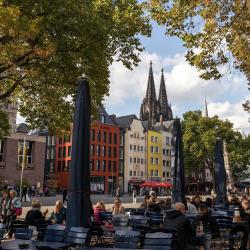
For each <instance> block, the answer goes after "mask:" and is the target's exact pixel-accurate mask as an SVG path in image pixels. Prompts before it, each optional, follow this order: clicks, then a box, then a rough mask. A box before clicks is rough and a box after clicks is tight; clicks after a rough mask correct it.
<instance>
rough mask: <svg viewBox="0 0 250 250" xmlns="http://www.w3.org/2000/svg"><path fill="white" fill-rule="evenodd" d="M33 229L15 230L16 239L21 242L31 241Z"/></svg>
mask: <svg viewBox="0 0 250 250" xmlns="http://www.w3.org/2000/svg"><path fill="white" fill-rule="evenodd" d="M32 234H33V229H29V228H16V229H15V233H14V235H15V239H19V240H30V239H31V238H32Z"/></svg>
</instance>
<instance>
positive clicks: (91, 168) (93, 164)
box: [90, 159, 95, 171]
mask: <svg viewBox="0 0 250 250" xmlns="http://www.w3.org/2000/svg"><path fill="white" fill-rule="evenodd" d="M94 166H95V160H94V159H92V160H91V162H90V170H91V171H94Z"/></svg>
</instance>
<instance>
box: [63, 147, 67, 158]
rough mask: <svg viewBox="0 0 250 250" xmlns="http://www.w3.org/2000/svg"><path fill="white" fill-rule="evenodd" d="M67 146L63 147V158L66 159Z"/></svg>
mask: <svg viewBox="0 0 250 250" xmlns="http://www.w3.org/2000/svg"><path fill="white" fill-rule="evenodd" d="M66 149H67V148H66V146H64V147H63V157H66Z"/></svg>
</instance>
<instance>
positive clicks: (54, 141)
mask: <svg viewBox="0 0 250 250" xmlns="http://www.w3.org/2000/svg"><path fill="white" fill-rule="evenodd" d="M51 145H52V146H55V145H56V137H55V136H54V135H52V136H51Z"/></svg>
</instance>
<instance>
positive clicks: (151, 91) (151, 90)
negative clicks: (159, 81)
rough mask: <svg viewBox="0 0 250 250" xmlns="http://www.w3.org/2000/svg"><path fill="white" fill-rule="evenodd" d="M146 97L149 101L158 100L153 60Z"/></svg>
mask: <svg viewBox="0 0 250 250" xmlns="http://www.w3.org/2000/svg"><path fill="white" fill-rule="evenodd" d="M146 99H147V100H148V101H155V100H156V92H155V82H154V75H153V68H152V61H150V68H149V75H148V86H147V93H146Z"/></svg>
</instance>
